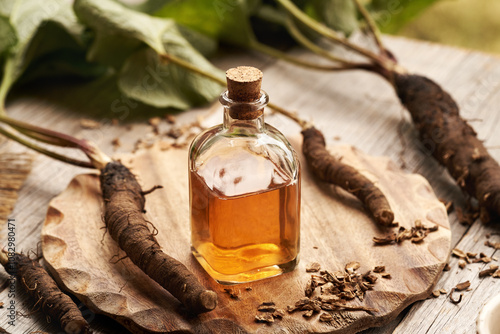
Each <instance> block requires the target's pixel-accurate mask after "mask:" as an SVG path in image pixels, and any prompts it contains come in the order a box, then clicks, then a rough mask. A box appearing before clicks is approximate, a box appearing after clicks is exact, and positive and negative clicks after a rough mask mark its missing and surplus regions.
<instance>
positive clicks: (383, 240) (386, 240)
mask: <svg viewBox="0 0 500 334" xmlns="http://www.w3.org/2000/svg"><path fill="white" fill-rule="evenodd" d="M394 241H396V234H392V235H389V236H386V237H373V242H374V243H376V244H377V245H389V244H392V243H393V242H394Z"/></svg>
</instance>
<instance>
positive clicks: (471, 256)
mask: <svg viewBox="0 0 500 334" xmlns="http://www.w3.org/2000/svg"><path fill="white" fill-rule="evenodd" d="M466 254H467V256H468V257H469V258H472V259H473V258H475V257H476V256H477V253H471V252H467V253H466Z"/></svg>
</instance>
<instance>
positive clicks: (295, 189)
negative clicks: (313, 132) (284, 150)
mask: <svg viewBox="0 0 500 334" xmlns="http://www.w3.org/2000/svg"><path fill="white" fill-rule="evenodd" d="M247 160H250V159H247ZM239 162H243V163H245V161H239ZM246 163H248V161H246ZM269 164H270V163H269ZM224 166H225V165H221V166H220V169H219V170H218V172H217V174H218V175H219V176H223V177H226V179H227V181H228V184H227V186H228V187H226V185H222V187H221V188H222V189H220V188H209V186H207V183H209V184H210V183H212V182H210V181H212V180H209V182H207V180H205V178H204V177H203V171H198V172H196V171H190V184H191V192H192V194H191V201H192V206H191V224H192V226H191V228H192V231H193V233H192V245H193V249H194V253H195V255H196V256H197V257H198V259H199V260H200V262H201V264H202V266H203V267H204V268H205V270H207V271H208V272H209V274H210V275H211V276H212V277H214V279H216V280H217V281H220V282H223V283H237V282H247V281H254V280H257V279H261V278H266V277H270V276H275V275H278V274H281V273H283V272H287V271H289V270H291V269H293V267H294V266H295V264H296V261H297V255H298V252H299V249H298V242H299V229H300V222H299V214H300V178H297V180H295V181H290V180H286V179H284V178H282V177H280V176H279V174H278V173H279V170H278V169H277V168H276V167H275V166H266V168H268V170H267V171H266V172H267V173H265V174H266V175H273V174H274V175H273V176H274V178H273V180H272V182H270V184H269V185H268V186H267V187H266V189H261V190H257V191H255V188H256V187H255V186H256V183H255V180H251V179H250V180H245V175H238V173H237V171H232V172H233V174H234V175H230V174H231V171H226V169H225V168H224ZM247 166H249V165H247ZM250 170H252V168H248V171H250ZM226 173H227V174H228V175H225V174H226ZM260 173H264V171H260ZM200 174H201V175H200ZM204 176H205V177H210V175H204ZM276 182H277V183H276ZM225 188H230V189H225ZM234 193H237V194H238V195H233V196H231V195H232V194H234Z"/></svg>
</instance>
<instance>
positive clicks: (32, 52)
mask: <svg viewBox="0 0 500 334" xmlns="http://www.w3.org/2000/svg"><path fill="white" fill-rule="evenodd" d="M0 13H1V15H3V16H4V17H6V18H8V22H9V24H10V26H11V28H12V29H13V30H14V31H15V34H16V38H15V39H12V40H13V41H14V42H9V43H8V44H10V45H9V52H8V55H7V56H6V57H5V62H4V64H3V75H2V84H1V86H0V104H1V105H2V106H3V103H4V101H5V97H6V95H7V94H8V92H9V90H10V88H11V86H12V85H13V84H14V83H15V82H16V81H17V80H18V79H19V77H20V76H21V75H22V74H23V72H24V71H25V69H26V68H27V66H28V65H29V64H30V63H31V62H32V61H33V60H34V59H36V58H37V57H40V56H42V55H44V54H47V53H50V52H52V51H54V50H56V49H59V48H63V47H65V46H66V45H65V43H67V42H68V39H59V38H53V39H52V40H50V39H44V38H42V37H41V36H43V29H41V27H43V26H44V25H45V24H47V22H53V23H54V24H55V25H56V26H57V27H58V29H62V30H66V31H67V34H68V36H69V35H73V34H75V35H74V36H73V38H74V39H73V40H71V38H69V40H71V41H70V43H73V44H75V43H76V40H77V39H78V36H79V32H81V29H82V28H81V27H80V26H79V25H78V24H77V22H76V18H75V16H74V15H73V14H72V11H71V7H70V6H69V4H68V3H67V2H66V1H63V0H45V1H38V0H0ZM51 37H54V36H51ZM37 38H41V39H42V40H45V42H46V43H33V41H36V39H37ZM48 41H50V42H48Z"/></svg>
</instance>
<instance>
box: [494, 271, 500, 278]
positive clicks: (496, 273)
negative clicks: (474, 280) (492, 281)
mask: <svg viewBox="0 0 500 334" xmlns="http://www.w3.org/2000/svg"><path fill="white" fill-rule="evenodd" d="M493 277H494V278H500V270H497V271H495V272H494V273H493Z"/></svg>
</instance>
